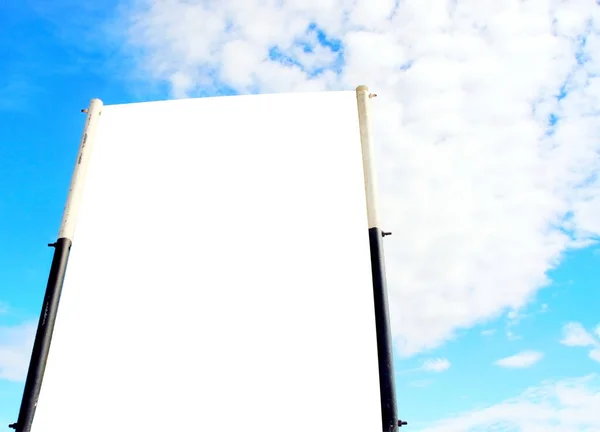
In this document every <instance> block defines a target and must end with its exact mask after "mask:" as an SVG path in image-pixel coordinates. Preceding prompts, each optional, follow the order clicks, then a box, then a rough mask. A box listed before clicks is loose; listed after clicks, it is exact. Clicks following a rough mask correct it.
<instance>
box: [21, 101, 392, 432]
mask: <svg viewBox="0 0 600 432" xmlns="http://www.w3.org/2000/svg"><path fill="white" fill-rule="evenodd" d="M363 182H364V179H363V170H362V158H361V144H360V134H359V125H358V115H357V105H356V97H355V93H354V92H324V93H313V94H285V95H260V96H232V97H220V98H202V99H187V100H177V101H165V102H150V103H137V104H126V105H108V106H104V108H103V110H102V115H101V117H100V121H99V123H98V132H97V137H96V141H95V144H94V149H93V153H92V155H91V159H90V163H89V169H88V172H87V179H86V182H85V188H84V192H83V200H82V202H81V207H80V213H79V217H78V222H77V231H76V234H75V237H74V239H73V246H72V249H71V257H70V260H69V265H68V269H67V273H66V278H65V282H64V287H63V291H62V297H61V303H60V307H59V309H58V315H57V320H56V325H55V329H54V336H53V340H52V346H51V349H50V353H49V357H48V363H47V366H46V372H45V375H44V382H43V386H42V389H41V393H40V396H39V401H38V405H37V410H36V415H35V418H34V421H33V427H32V430H33V431H34V432H50V431H61V432H83V431H84V432H108V431H111V432H120V431H123V432H124V431H128V432H129V431H140V432H142V431H143V432H152V431H165V430H187V431H206V432H215V431H221V430H249V431H256V432H283V431H285V432H289V431H298V432H300V431H302V432H309V431H310V432H321V431H323V432H325V431H327V432H329V431H357V432H358V431H361V432H369V431H373V432H374V431H378V430H381V404H380V399H379V378H378V362H377V342H376V330H375V316H374V309H373V283H372V279H371V267H370V255H369V239H368V234H367V214H366V204H365V189H364V183H363Z"/></svg>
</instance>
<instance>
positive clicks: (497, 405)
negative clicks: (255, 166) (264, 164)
mask: <svg viewBox="0 0 600 432" xmlns="http://www.w3.org/2000/svg"><path fill="white" fill-rule="evenodd" d="M150 3H152V2H145V3H144V2H141V3H132V4H126V3H123V4H120V5H117V4H116V3H115V2H108V3H103V5H102V7H97V6H86V5H82V4H80V3H78V2H74V1H71V0H59V1H57V2H54V3H53V5H52V6H48V5H47V4H46V3H45V2H40V1H29V2H17V1H12V0H9V1H8V2H4V3H2V4H0V191H1V192H0V226H2V227H3V231H2V237H3V240H4V241H3V244H4V247H2V248H0V254H1V256H0V259H1V260H2V262H3V263H4V266H3V267H2V271H1V272H0V422H5V423H6V424H8V423H10V422H12V421H15V420H16V416H17V414H18V407H19V404H20V397H21V392H22V385H23V383H22V379H20V378H19V377H18V376H16V375H19V373H18V371H19V370H21V369H22V367H21V366H22V364H23V358H25V357H26V356H27V352H26V351H27V350H26V349H24V348H23V347H24V346H25V347H26V346H27V344H28V343H30V342H29V341H30V338H31V325H32V324H31V323H32V322H33V323H35V321H36V320H37V315H38V310H39V307H40V305H41V301H42V296H43V292H44V288H45V283H46V278H47V274H48V269H49V266H50V261H51V257H52V250H51V249H50V248H48V247H46V244H47V243H50V242H52V241H54V240H55V237H56V234H57V230H58V226H59V223H60V218H61V215H62V209H63V204H64V200H65V197H66V192H67V190H68V184H69V181H70V176H71V171H72V166H73V162H74V157H75V153H76V150H77V149H76V146H77V143H78V141H79V138H80V134H81V130H82V129H81V128H82V124H83V120H84V115H83V114H81V113H80V112H79V111H80V109H82V108H85V107H87V105H88V103H89V100H90V99H91V98H94V97H98V98H101V99H102V100H103V101H104V102H105V103H110V104H114V103H124V102H134V101H141V100H155V99H165V98H169V97H172V96H174V95H175V96H182V95H191V96H196V95H214V94H231V93H235V92H247V91H264V92H272V91H288V90H289V91H296V90H304V89H309V90H310V89H324V88H353V87H354V86H355V85H358V84H363V83H367V84H369V85H370V86H371V87H372V88H376V89H377V92H378V93H380V98H379V99H382V98H383V99H384V100H383V102H381V104H383V105H381V106H383V107H384V109H381V111H380V112H379V115H378V119H377V120H375V125H376V127H377V128H378V130H379V132H378V133H379V134H380V136H378V137H377V138H378V140H377V142H378V143H379V146H380V148H379V150H378V151H379V154H378V161H379V163H380V171H381V172H380V177H381V179H380V185H381V188H382V196H381V200H382V209H383V217H384V220H385V221H386V225H389V227H388V226H386V228H389V230H390V231H393V232H394V236H392V237H391V240H389V241H388V240H387V239H386V241H388V243H387V245H388V246H389V247H388V249H387V267H388V275H389V276H388V277H389V282H390V292H391V300H392V316H393V322H394V326H395V333H394V337H395V340H396V341H397V350H396V351H397V358H396V362H395V363H396V371H397V390H398V405H399V411H400V414H401V417H402V418H405V419H407V420H409V421H410V424H411V425H410V429H409V430H421V429H423V430H470V429H469V428H476V427H484V426H486V425H485V423H484V422H483V423H482V421H481V420H480V419H479V417H477V416H478V413H480V412H485V413H490V412H493V413H496V414H493V415H496V416H497V418H496V417H494V421H497V423H498V424H499V425H502V427H504V429H501V430H532V431H533V430H534V429H533V428H532V426H531V421H530V419H528V418H524V417H523V416H522V415H520V414H515V413H517V412H519V411H518V407H519V406H530V405H527V404H532V403H534V404H538V405H536V406H537V407H541V408H540V409H542V408H543V409H546V410H547V411H558V410H560V409H561V408H564V407H565V406H571V405H568V403H566V402H565V401H564V400H563V399H561V397H558V396H556V395H557V394H560V395H562V393H560V392H561V391H562V390H560V391H559V390H557V389H564V388H569V389H575V390H572V391H573V392H575V391H577V392H579V393H577V395H579V396H581V397H579V396H578V398H577V401H578V402H577V403H580V406H579V409H581V410H583V411H582V412H584V411H585V409H587V408H589V406H590V402H589V401H596V400H597V399H598V398H600V382H598V374H599V373H600V357H596V358H597V360H594V359H593V357H594V355H593V354H591V352H592V351H593V350H594V349H597V348H598V346H600V342H599V341H600V334H597V335H596V336H594V329H595V328H596V326H597V325H598V324H600V316H599V314H598V308H597V306H596V305H597V304H600V289H599V285H598V283H599V282H598V281H599V280H600V247H599V246H598V245H596V243H595V241H596V240H597V239H598V235H599V234H600V228H599V225H598V223H597V222H596V219H598V216H597V215H598V213H597V212H596V211H595V209H598V210H599V211H600V206H598V205H597V203H598V202H599V201H598V197H600V187H598V180H597V173H598V172H599V170H600V161H599V157H598V155H599V152H600V133H599V131H598V129H599V128H598V126H597V125H598V124H599V123H598V120H597V118H596V117H595V116H596V115H597V109H598V106H600V105H598V104H597V103H600V99H599V98H598V95H599V94H600V92H598V91H597V90H598V85H597V83H598V81H597V77H598V74H599V73H600V67H598V63H597V61H596V59H595V55H594V54H593V52H594V48H595V47H597V46H598V42H597V41H598V31H599V30H600V21H599V20H598V13H597V11H596V9H598V8H595V9H593V8H591V7H590V6H589V5H588V4H587V3H585V4H584V2H579V1H575V0H573V2H570V3H568V4H567V6H568V8H569V9H568V10H561V9H560V8H559V7H556V8H555V9H552V10H550V9H551V8H550V9H548V6H547V5H546V3H544V2H541V1H538V2H530V3H529V6H527V7H526V6H518V7H517V6H515V5H516V4H517V3H516V2H513V1H511V0H506V1H501V2H496V4H497V7H496V6H495V8H496V9H494V8H493V7H492V6H489V5H488V6H489V10H475V9H473V10H471V9H469V8H468V7H466V6H465V8H464V10H458V11H456V10H455V11H454V12H452V10H450V9H448V10H449V12H447V15H444V14H442V13H440V15H439V17H438V16H437V15H436V16H434V17H433V18H432V17H431V16H430V14H429V13H428V12H429V9H431V8H434V7H439V8H440V9H441V6H440V5H442V4H446V2H444V1H443V0H440V1H436V2H433V1H432V2H430V3H431V4H426V3H428V2H426V1H423V2H421V3H422V4H423V5H424V6H419V5H418V4H416V3H414V2H404V3H402V2H401V5H400V6H397V7H396V9H394V11H393V14H391V12H389V11H388V12H386V11H385V10H383V9H384V7H383V6H382V5H383V2H382V3H381V4H378V5H377V6H375V5H373V6H372V7H370V6H368V5H366V6H365V5H363V3H361V2H358V3H357V4H358V6H356V8H357V9H354V10H348V11H342V12H343V13H342V12H339V13H338V12H333V11H328V10H322V9H319V8H316V9H315V10H314V11H312V10H311V11H309V12H310V13H309V12H307V9H306V8H304V6H298V5H296V6H294V5H291V6H289V8H288V9H289V10H288V9H285V8H283V9H281V10H271V9H268V10H260V11H258V6H257V12H256V14H257V15H259V17H260V19H264V20H268V19H269V17H270V16H271V15H272V16H277V17H278V18H277V19H278V20H279V21H278V22H283V23H285V25H281V26H272V28H271V31H270V33H269V32H267V33H269V34H268V35H267V36H264V35H263V33H261V28H260V26H258V25H257V24H256V22H258V21H260V20H259V18H256V17H252V16H248V17H247V20H248V22H245V21H243V18H240V16H245V14H239V15H237V14H236V8H241V5H240V4H239V3H237V2H235V1H231V2H224V4H225V3H227V5H228V7H227V8H226V9H227V10H224V11H220V10H218V8H216V9H215V8H212V9H211V8H206V9H205V8H203V6H202V2H190V3H189V4H188V5H187V6H182V5H183V3H184V2H179V1H176V0H172V1H167V2H162V3H160V4H159V2H156V4H155V7H154V8H153V9H151V10H150V9H148V8H146V7H144V6H143V5H144V4H150ZM292 3H293V2H292ZM450 3H451V2H450ZM450 3H448V4H450ZM588 3H589V2H588ZM365 4H366V3H365ZM486 4H487V3H486ZM140 5H141V6H140ZM361 5H362V6H361ZM436 5H437V6H436ZM499 5H502V7H501V6H499ZM292 6H293V7H292ZM567 6H564V7H565V8H566V7H567ZM261 7H262V6H261ZM361 7H362V8H366V9H364V10H361V9H360V8H361ZM536 7H539V8H540V9H536ZM186 8H187V9H186ZM303 8H304V9H303ZM527 8H529V9H527ZM544 8H545V9H544ZM224 9H225V8H224ZM379 9H381V11H380V10H379ZM436 10H437V9H436ZM193 14H197V15H194V16H197V17H198V20H199V21H198V22H217V21H218V19H221V18H222V19H223V21H224V22H225V21H227V22H228V23H229V24H228V26H225V25H224V26H223V28H219V27H218V26H213V27H214V28H213V27H211V26H208V25H204V26H200V25H198V22H195V21H193V20H191V21H190V22H188V21H186V20H184V19H182V17H185V16H191V15H193ZM453 14H454V15H453ZM246 15H247V14H246ZM300 16H301V17H304V18H302V19H305V20H306V23H305V24H303V23H302V22H301V23H300V24H298V23H297V19H296V17H300ZM207 17H211V18H210V20H209V21H202V19H208V18H207ZM219 17H220V18H219ZM223 17H227V19H225V18H223ZM390 17H392V18H390ZM544 17H546V18H547V19H546V18H544ZM504 19H506V20H509V21H511V20H512V21H511V22H517V23H521V27H519V28H518V29H516V30H515V29H513V31H512V32H507V33H502V31H504V30H503V29H504V28H505V27H506V26H505V25H504V24H503V23H504V22H505V21H503V20H504ZM344 20H346V21H344ZM348 20H350V22H351V24H352V25H348ZM353 20H354V21H353ZM545 20H546V21H547V23H546V21H545ZM250 22H251V23H250ZM315 22H317V23H318V24H315ZM481 22H484V23H485V25H481V26H480V27H481V28H483V29H484V30H481V32H482V33H481V34H477V35H473V33H472V32H473V31H474V30H473V28H476V27H477V26H475V25H471V23H481ZM249 23H250V24H249ZM546 24H547V28H546V27H545V25H546ZM353 26H354V27H353ZM355 27H356V28H359V30H360V31H358V30H354V28H355ZM516 27H518V26H516V25H515V28H516ZM295 28H299V29H300V30H298V31H299V32H300V34H301V36H298V35H296V34H294V33H293V31H296V30H294V29H295ZM446 28H452V29H454V33H452V32H449V33H448V32H446V30H444V29H446ZM303 29H305V30H303ZM440 29H442V30H440ZM521 30H522V32H521V33H519V32H520V31H521ZM544 32H546V33H544ZM415 33H418V34H419V35H420V36H418V37H416V36H414V34H415ZM448 34H453V35H454V36H451V37H450V38H449V39H446V38H447V37H448ZM223 35H225V36H223ZM532 35H533V36H532ZM534 36H535V37H534ZM235 38H237V39H235ZM550 40H552V42H550ZM232 41H236V43H235V44H234V43H232ZM452 41H455V42H452ZM482 41H485V42H482ZM261 44H262V45H261ZM448 44H450V45H448ZM484 44H487V45H485V47H487V48H485V55H483V56H482V55H479V54H477V53H478V52H479V51H477V50H479V49H483V48H481V47H483V46H484ZM457 47H458V48H457ZM527 50H530V51H527ZM595 52H597V51H595ZM476 58H477V59H479V60H477V61H476V60H475V59H476ZM582 59H585V61H583V60H582ZM407 65H409V66H407ZM413 65H414V66H413ZM465 65H468V67H466V66H465ZM207 70H210V71H211V77H210V78H209V79H208V80H206V79H205V78H203V77H202V76H201V73H203V72H202V71H204V73H205V72H206V71H207ZM441 70H443V73H442V72H440V71H441ZM548 70H549V71H551V72H547V71H548ZM544 71H546V72H544ZM328 73H329V74H328ZM488 75H489V77H488ZM465 101H468V103H466V102H465ZM400 117H402V120H400ZM549 119H552V120H551V121H550V120H549ZM549 123H552V124H549ZM549 128H552V129H551V132H552V133H548V132H550V129H549ZM440 143H441V144H440ZM444 143H446V144H445V147H444V145H443V144H444ZM477 167H480V168H481V170H478V168H477ZM490 196H493V197H495V198H494V200H491V199H489V200H488V197H490ZM440 215H443V217H440ZM465 215H471V216H472V218H471V216H465ZM568 215H570V217H569V218H566V216H568ZM553 227H554V228H553ZM564 233H567V234H568V235H564ZM574 241H578V242H580V244H575V243H574ZM581 244H583V245H584V246H581ZM545 277H546V278H548V279H547V280H545V279H544V278H545ZM440 299H441V300H440ZM436 302H438V303H439V304H438V303H436ZM569 323H579V324H580V327H578V326H577V325H575V326H574V325H571V326H568V324H569ZM582 329H583V330H582ZM582 332H583V333H582ZM599 333H600V332H599ZM594 341H595V342H594ZM523 353H525V354H528V355H529V357H528V356H527V355H523V356H521V357H519V358H515V359H513V361H512V363H511V361H505V362H501V361H500V360H501V359H506V358H508V357H511V356H515V355H519V354H523ZM528 358H529V359H530V361H529V363H528V362H527V359H528ZM531 359H533V360H531ZM499 361H500V363H498V362H499ZM25 363H26V361H25ZM507 364H512V365H513V367H507V366H506V365H507ZM20 365H21V366H20ZM502 365H504V366H502ZM20 367H21V369H19V368H20ZM15 371H17V372H15ZM572 379H576V380H581V381H569V380H572ZM528 389H529V390H528ZM531 392H537V393H536V394H541V393H543V394H545V395H548V398H550V399H551V400H550V399H548V400H546V399H544V400H542V401H541V402H540V401H539V400H538V399H535V398H534V399H535V400H533V399H531V398H530V397H529V396H528V395H529V394H530V393H531ZM552 395H554V396H552ZM555 396H556V397H555ZM552 398H554V399H552ZM542 399H543V398H542ZM507 401H509V402H507ZM519 404H521V405H519ZM565 404H567V405H565ZM515 407H516V408H515ZM586 407H587V408H586ZM486 409H487V410H488V411H485V410H486ZM489 410H492V411H489ZM543 412H544V413H545V414H544V416H542V417H543V418H542V420H540V421H541V422H542V423H541V424H542V425H544V424H548V425H550V426H552V427H554V425H556V424H559V425H562V426H563V427H566V428H569V427H570V428H571V429H568V430H584V429H583V428H584V427H585V426H587V427H589V429H587V430H600V419H599V418H598V415H597V414H594V413H590V414H589V415H590V417H589V418H590V420H589V423H586V424H583V423H577V422H576V421H575V420H573V419H570V418H563V417H560V418H554V417H552V416H551V415H550V414H547V413H546V411H543ZM585 412H588V411H585ZM493 415H491V414H490V416H491V417H493ZM594 415H595V417H594ZM448 419H450V420H448ZM444 421H448V422H450V423H440V422H444ZM544 421H546V422H547V423H543V422H544ZM557 422H558V423H557ZM561 422H562V423H561ZM3 424H4V423H3ZM550 426H548V427H547V428H546V429H544V430H551V429H549V428H550ZM427 428H429V429H427ZM511 428H512V429H511Z"/></svg>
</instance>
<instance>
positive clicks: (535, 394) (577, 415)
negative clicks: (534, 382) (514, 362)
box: [421, 375, 600, 432]
mask: <svg viewBox="0 0 600 432" xmlns="http://www.w3.org/2000/svg"><path fill="white" fill-rule="evenodd" d="M599 406H600V380H599V379H598V376H596V375H590V376H587V377H583V378H577V379H568V380H562V381H549V382H544V383H542V384H541V385H540V386H538V387H531V388H528V389H527V390H526V391H524V392H523V393H522V394H521V395H519V396H517V397H515V398H512V399H508V400H506V401H504V402H501V403H499V404H496V405H491V406H488V407H486V408H483V409H477V410H473V411H470V412H465V413H463V414H459V415H456V416H454V417H451V418H448V419H445V420H442V421H439V422H436V423H434V424H432V425H431V426H429V427H426V428H423V429H421V432H476V431H492V430H493V431H497V432H513V431H532V432H533V431H535V432H537V431H540V432H542V431H543V432H560V431H596V430H600V410H598V407H599Z"/></svg>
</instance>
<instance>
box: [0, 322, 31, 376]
mask: <svg viewBox="0 0 600 432" xmlns="http://www.w3.org/2000/svg"><path fill="white" fill-rule="evenodd" d="M36 327H37V325H36V323H34V322H26V323H23V324H21V325H17V326H8V327H0V379H5V380H9V381H23V380H24V379H25V376H26V374H27V367H28V365H29V358H30V356H31V348H32V346H33V339H34V337H35V330H36Z"/></svg>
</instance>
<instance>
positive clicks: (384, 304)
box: [356, 85, 406, 432]
mask: <svg viewBox="0 0 600 432" xmlns="http://www.w3.org/2000/svg"><path fill="white" fill-rule="evenodd" d="M375 96H377V95H375V94H373V93H369V88H368V87H367V86H365V85H361V86H358V87H357V88H356V100H357V104H358V124H359V127H360V142H361V147H362V158H363V171H364V180H365V193H366V199H367V221H368V228H369V246H370V250H371V272H372V277H373V300H374V303H375V322H376V331H377V356H378V362H379V394H380V398H381V421H382V432H396V431H397V430H398V427H400V426H403V425H405V424H406V422H404V421H401V420H398V409H397V406H396V385H395V381H394V379H395V377H394V357H393V349H392V336H391V330H390V315H389V305H388V298H387V288H386V280H385V262H384V256H383V237H385V236H387V235H390V234H391V233H389V232H384V231H382V230H381V227H380V224H379V213H378V209H377V193H376V192H377V188H376V180H375V174H374V168H373V166H374V162H373V148H372V136H371V119H370V113H369V104H370V99H371V98H373V97H375Z"/></svg>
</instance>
